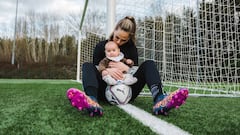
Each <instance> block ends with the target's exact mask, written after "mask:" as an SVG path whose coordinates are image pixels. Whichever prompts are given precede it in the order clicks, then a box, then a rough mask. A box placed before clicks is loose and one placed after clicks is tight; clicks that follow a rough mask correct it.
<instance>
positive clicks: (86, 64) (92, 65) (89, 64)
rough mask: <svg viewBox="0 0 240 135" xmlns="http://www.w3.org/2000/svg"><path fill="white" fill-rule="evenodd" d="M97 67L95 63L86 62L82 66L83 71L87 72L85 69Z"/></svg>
mask: <svg viewBox="0 0 240 135" xmlns="http://www.w3.org/2000/svg"><path fill="white" fill-rule="evenodd" d="M93 67H95V66H94V64H93V63H90V62H84V63H83V65H82V70H85V69H91V68H93Z"/></svg>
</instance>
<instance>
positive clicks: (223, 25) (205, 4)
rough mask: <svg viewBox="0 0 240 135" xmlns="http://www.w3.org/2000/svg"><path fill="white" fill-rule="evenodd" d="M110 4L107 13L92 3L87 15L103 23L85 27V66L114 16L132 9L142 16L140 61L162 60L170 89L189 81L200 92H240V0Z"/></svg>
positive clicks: (227, 94)
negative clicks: (86, 29) (101, 11)
mask: <svg viewBox="0 0 240 135" xmlns="http://www.w3.org/2000/svg"><path fill="white" fill-rule="evenodd" d="M110 1H111V2H112V4H113V5H111V4H110V3H109V2H110ZM92 3H93V2H92ZM89 4H91V2H90V3H89ZM106 5H108V6H110V7H109V8H108V9H112V10H103V12H107V14H98V12H99V11H96V12H94V8H91V6H89V8H88V10H90V11H91V12H89V13H88V14H87V16H86V17H92V15H93V14H94V15H96V17H95V18H92V19H93V21H98V23H97V24H98V25H95V26H91V28H89V30H90V31H84V33H82V34H84V35H85V36H83V39H82V41H83V40H84V41H83V42H84V43H82V44H83V46H84V47H82V49H81V54H82V55H81V62H80V68H81V64H82V63H83V62H86V61H91V60H92V49H93V48H94V46H95V45H96V43H97V42H99V41H100V40H101V39H105V38H106V37H107V36H108V35H109V32H111V30H112V29H113V26H114V25H115V24H113V20H114V23H116V22H117V21H118V20H119V19H121V18H122V17H124V16H127V15H132V16H134V17H135V19H136V21H137V48H138V52H139V63H141V62H143V61H145V60H154V61H155V62H156V65H157V68H158V69H159V73H160V74H161V77H162V81H163V85H164V90H166V91H172V90H174V89H176V88H179V87H187V88H189V89H190V94H191V95H194V96H223V97H239V96H240V45H239V42H240V21H239V20H240V6H239V2H238V1H237V0H231V1H229V0H179V1H176V0H151V1H150V0H131V1H129V0H118V1H115V0H114V1H112V0H107V1H106ZM103 8H107V6H106V7H103ZM98 10H99V9H98ZM114 12H116V13H115V14H112V13H114ZM106 15H107V16H106ZM106 18H108V21H107V20H106ZM94 19H95V20H94ZM96 19H97V20H96ZM109 19H110V20H109ZM106 22H110V23H106ZM84 26H86V27H89V26H88V24H86V23H85V24H84ZM109 28H111V30H110V29H109ZM106 29H107V31H108V32H107V33H106ZM106 35H107V36H106ZM80 74H81V73H80ZM80 77H81V75H80ZM142 94H149V91H148V90H146V91H144V92H143V93H142Z"/></svg>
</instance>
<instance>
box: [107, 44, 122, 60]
mask: <svg viewBox="0 0 240 135" xmlns="http://www.w3.org/2000/svg"><path fill="white" fill-rule="evenodd" d="M105 54H106V56H108V57H117V56H118V55H119V54H120V49H119V48H118V46H117V44H115V43H112V42H110V43H107V44H106V46H105Z"/></svg>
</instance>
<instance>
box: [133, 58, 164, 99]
mask: <svg viewBox="0 0 240 135" xmlns="http://www.w3.org/2000/svg"><path fill="white" fill-rule="evenodd" d="M134 77H136V78H137V79H138V81H137V82H136V83H135V84H133V85H132V86H131V87H132V90H133V91H132V99H131V100H134V99H135V98H136V97H137V96H138V95H139V93H140V92H141V91H142V89H143V87H144V86H145V84H147V86H148V87H149V89H150V90H151V93H152V96H153V98H155V97H156V96H157V95H158V94H162V83H161V78H160V74H159V72H158V70H157V68H156V65H155V63H154V61H151V60H147V61H145V62H143V63H142V64H141V65H140V66H139V68H138V70H137V71H136V73H135V74H134Z"/></svg>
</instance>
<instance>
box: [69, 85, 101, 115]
mask: <svg viewBox="0 0 240 135" xmlns="http://www.w3.org/2000/svg"><path fill="white" fill-rule="evenodd" d="M67 98H68V99H69V101H70V103H71V105H72V106H73V107H75V108H77V109H78V110H80V111H81V110H87V112H88V113H89V115H90V116H102V115H103V109H102V107H101V106H100V105H99V104H98V103H97V102H96V101H95V100H93V99H91V98H90V97H89V96H87V95H86V94H85V93H84V92H82V91H80V90H78V89H76V88H70V89H68V90H67Z"/></svg>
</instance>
